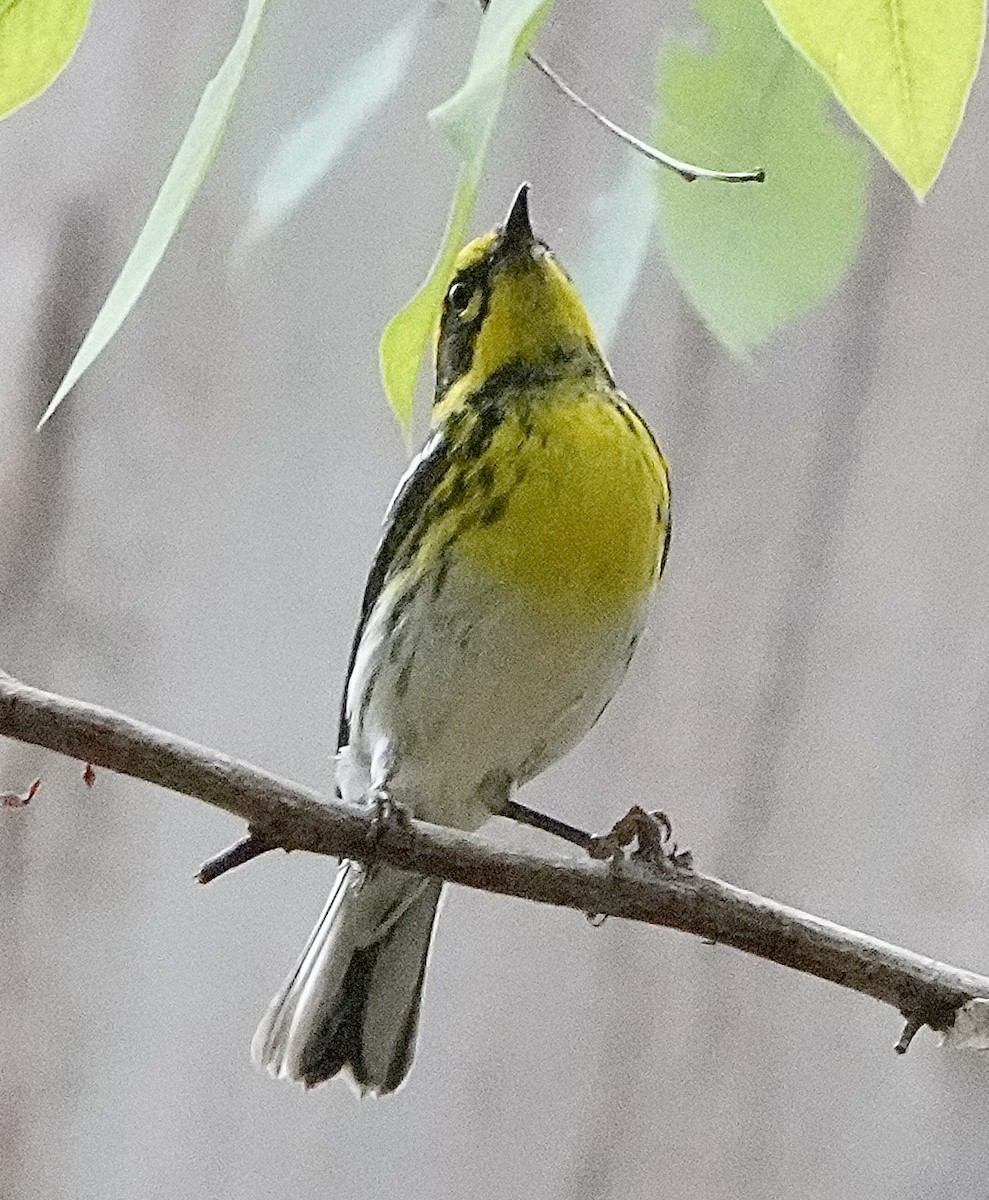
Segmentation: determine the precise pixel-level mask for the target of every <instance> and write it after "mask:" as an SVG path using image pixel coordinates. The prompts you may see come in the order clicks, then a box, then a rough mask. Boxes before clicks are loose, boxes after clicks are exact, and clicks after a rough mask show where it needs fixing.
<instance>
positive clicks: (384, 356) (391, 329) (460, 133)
mask: <svg viewBox="0 0 989 1200" xmlns="http://www.w3.org/2000/svg"><path fill="white" fill-rule="evenodd" d="M551 7H552V0H491V3H490V4H489V5H488V8H487V10H486V11H485V13H484V16H483V17H482V19H481V27H480V30H479V32H478V36H477V45H476V46H475V48H474V57H473V59H472V61H471V65H470V70H469V71H468V73H467V79H466V81H465V82H464V85H463V87H462V88H461V89H460V90H459V91H458V92H457V93H456V95H454V96H452V97H451V98H450V99H449V100H448V101H447V102H446V103H445V104H442V105H441V106H440V107H439V108H437V109H434V110H433V112H431V113H430V114H429V119H430V121H431V122H432V124H433V126H434V127H435V128H436V129H438V130H439V131H440V132H441V133H442V134H443V136H444V137H445V138H446V139H447V141H449V142H450V144H451V145H452V146H453V149H454V150H455V151H456V153H457V157H458V158H459V160H460V174H459V176H458V179H457V187H456V191H455V192H454V197H453V204H452V205H451V207H450V215H449V218H448V219H447V224H446V232H445V233H444V235H443V241H442V242H441V243H440V248H439V251H438V252H437V255H436V258H435V260H434V262H433V265H432V267H431V268H430V271H429V274H428V276H427V277H426V280H425V282H424V283H423V284H422V286H421V287H420V288H419V290H418V291H417V292H416V294H415V295H414V296H413V297H412V299H411V300H410V301H409V303H408V304H407V305H406V306H405V307H404V308H403V309H402V310H401V311H400V312H399V313H397V314H396V316H394V317H393V318H392V319H391V321H389V323H388V325H387V327H386V329H385V331H384V333H383V334H382V337H381V350H380V354H381V378H382V382H383V384H384V388H385V393H386V394H387V396H388V399H389V401H390V402H391V406H392V408H393V409H394V410H395V413H396V415H397V417H398V419H399V421H400V423H401V425H402V428H403V429H404V430H405V431H406V433H408V431H409V429H410V427H411V424H412V407H413V402H414V399H415V387H416V380H417V379H418V377H419V370H420V367H421V365H422V359H423V355H424V354H425V352H426V346H427V345H428V343H429V341H430V338H431V336H432V334H433V331H434V329H435V327H436V321H437V317H438V315H439V310H440V305H441V303H442V301H443V295H444V293H445V292H446V288H447V284H448V283H449V281H450V277H451V275H452V274H453V263H454V260H455V259H456V256H457V253H458V251H459V250H460V247H461V245H462V244H463V242H464V239H465V236H466V233H467V228H468V226H469V224H470V219H471V215H472V213H473V211H474V202H475V201H476V199H477V189H478V185H479V184H480V181H481V173H482V171H483V169H484V160H485V156H486V155H487V149H488V144H489V142H490V141H491V134H492V132H493V130H494V126H495V122H496V120H497V117H498V110H499V109H500V108H501V102H502V99H503V98H504V95H505V89H506V88H507V86H508V78H509V75H510V74H511V71H512V69H513V68H514V67H515V66H517V64H518V63H519V61H520V60H521V58H522V57H523V55H524V54H525V52H526V50H528V48H529V46H530V45H531V44H532V41H533V39H534V38H535V36H536V33H537V31H538V29H539V26H540V25H541V24H542V22H543V21H544V20H545V19H546V17H547V16H548V15H549V10H550V8H551Z"/></svg>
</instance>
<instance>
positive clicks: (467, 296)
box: [447, 283, 474, 316]
mask: <svg viewBox="0 0 989 1200" xmlns="http://www.w3.org/2000/svg"><path fill="white" fill-rule="evenodd" d="M473 295H474V292H473V290H472V289H471V288H470V287H468V286H467V284H466V283H455V284H454V285H453V287H452V288H450V292H449V294H448V296H447V301H448V303H449V305H450V308H451V310H452V311H453V312H455V313H456V314H457V315H458V316H459V315H460V314H461V313H462V312H464V311H465V310H466V309H467V308H468V307H469V306H470V302H471V299H472V298H473Z"/></svg>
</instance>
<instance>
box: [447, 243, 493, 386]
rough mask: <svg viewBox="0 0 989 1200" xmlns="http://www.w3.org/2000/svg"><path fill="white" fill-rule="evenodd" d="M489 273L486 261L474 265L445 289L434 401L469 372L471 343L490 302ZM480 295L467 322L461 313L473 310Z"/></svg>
mask: <svg viewBox="0 0 989 1200" xmlns="http://www.w3.org/2000/svg"><path fill="white" fill-rule="evenodd" d="M490 290H491V289H490V270H489V265H488V264H487V263H486V262H483V261H482V262H480V263H476V264H475V265H474V266H470V267H467V268H466V269H465V270H463V271H460V272H459V273H458V274H457V275H456V276H455V277H454V279H453V282H452V283H451V284H450V286H449V288H447V292H446V299H445V300H444V302H443V315H442V317H441V319H440V336H439V342H438V344H437V348H436V399H437V400H438V399H439V398H440V397H441V396H442V394H443V393H444V392H445V391H446V389H447V388H448V387H449V386H450V384H451V383H453V382H454V381H455V380H457V379H459V378H460V377H461V375H465V374H466V373H467V372H468V371H469V370H470V364H471V361H472V360H473V358H474V342H475V340H476V338H477V333H478V330H479V329H480V328H481V326H482V324H483V323H484V318H485V317H486V316H487V312H488V301H489V299H490ZM478 295H480V304H478V305H477V311H476V312H471V315H470V317H469V318H468V319H467V320H461V319H460V314H461V313H462V312H463V311H464V310H465V309H467V308H468V307H473V302H474V299H475V297H476V296H478Z"/></svg>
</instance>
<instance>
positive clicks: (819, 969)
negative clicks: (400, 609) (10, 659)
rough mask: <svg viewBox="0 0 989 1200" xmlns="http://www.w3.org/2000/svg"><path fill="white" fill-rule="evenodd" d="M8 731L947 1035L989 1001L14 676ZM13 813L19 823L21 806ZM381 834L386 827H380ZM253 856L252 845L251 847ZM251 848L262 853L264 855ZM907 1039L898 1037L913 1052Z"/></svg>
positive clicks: (660, 875) (754, 911) (257, 816)
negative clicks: (794, 974) (961, 1016)
mask: <svg viewBox="0 0 989 1200" xmlns="http://www.w3.org/2000/svg"><path fill="white" fill-rule="evenodd" d="M0 735H3V736H6V737H11V738H15V739H17V740H19V741H22V742H28V743H31V744H33V745H37V746H44V747H47V748H48V749H49V750H54V751H57V752H58V753H60V754H67V755H69V756H71V757H73V758H77V759H79V760H80V761H81V762H89V763H95V764H96V765H97V766H102V767H105V768H107V769H108V770H111V771H118V772H120V773H122V774H125V775H131V776H133V777H134V778H136V779H144V780H147V781H148V782H150V783H155V784H158V785H160V786H161V787H164V788H169V789H171V790H172V791H176V792H182V793H184V794H185V795H188V796H195V797H198V798H199V799H200V800H205V801H206V802H207V803H208V804H213V805H215V806H217V807H218V808H222V809H224V810H225V811H227V812H229V813H232V814H234V815H235V816H238V817H241V818H242V819H243V820H245V821H247V822H248V825H249V826H250V828H251V830H252V831H253V836H254V838H255V839H260V841H261V843H263V844H264V846H265V847H266V848H267V847H268V846H277V847H281V848H282V849H285V850H311V851H313V852H315V853H317V854H332V855H342V856H345V857H348V858H356V859H361V860H363V861H372V860H376V861H381V862H387V863H391V864H392V865H393V866H396V867H403V868H405V869H406V870H410V871H417V872H419V873H421V874H423V875H431V876H433V877H435V878H437V879H446V880H449V881H450V882H452V883H459V884H463V885H465V886H467V887H473V888H480V889H482V890H484V891H489V892H497V893H501V894H503V895H510V896H520V897H524V898H526V899H529V900H535V901H538V902H540V903H543V904H555V905H560V906H563V907H568V908H574V909H578V910H580V911H582V912H594V913H602V914H607V915H609V916H613V917H625V918H627V919H629V920H636V921H645V922H648V923H649V924H652V925H663V926H667V927H669V928H671V929H679V930H681V931H683V932H684V933H691V934H695V935H696V936H698V937H700V938H704V939H707V940H708V941H711V942H719V943H722V944H724V945H728V946H734V947H735V948H736V949H739V950H744V951H746V952H747V953H749V954H754V955H757V956H759V957H760V958H765V959H768V960H770V961H772V962H776V963H780V964H781V965H783V966H786V967H791V968H793V969H794V970H797V971H802V972H804V973H805V974H809V975H815V976H817V977H818V978H820V979H825V980H828V981H830V982H832V983H836V984H840V985H841V986H842V987H846V988H850V989H852V990H853V991H857V992H861V993H862V994H864V995H867V996H872V997H873V998H874V999H876V1000H880V1001H882V1002H883V1003H885V1004H890V1005H892V1006H893V1007H894V1008H896V1009H898V1010H899V1011H900V1012H901V1013H902V1014H903V1015H904V1017H905V1018H906V1019H907V1020H908V1022H909V1026H910V1028H911V1029H912V1027H913V1026H915V1025H916V1027H918V1028H919V1027H920V1026H921V1025H929V1026H931V1027H932V1028H934V1029H939V1030H947V1029H949V1028H950V1027H951V1026H952V1024H953V1022H954V1019H955V1014H956V1012H957V1010H958V1009H959V1008H960V1006H961V1005H963V1004H965V1003H967V1002H968V1001H969V1000H971V999H973V998H974V997H981V998H989V978H987V977H986V976H984V975H976V974H974V973H973V972H971V971H964V970H961V969H960V968H958V967H953V966H948V965H947V964H945V963H939V962H935V961H934V960H933V959H930V958H925V957H923V956H921V955H919V954H914V953H913V952H912V951H909V950H904V949H901V948H900V947H897V946H892V945H889V944H888V943H886V942H882V941H880V940H879V939H878V938H874V937H870V936H868V935H867V934H864V933H857V932H856V931H855V930H852V929H845V928H843V927H841V926H840V925H835V924H833V923H832V922H830V921H826V920H823V919H822V918H820V917H815V916H812V915H811V914H809V913H804V912H800V911H799V910H797V909H794V908H788V907H787V906H786V905H783V904H778V903H777V902H776V901H773V900H768V899H765V898H764V897H762V896H757V895H755V894H753V893H752V892H746V891H743V890H742V889H741V888H736V887H733V886H732V885H731V884H729V883H724V882H722V881H721V880H720V879H714V878H711V877H710V876H705V875H701V874H695V873H693V872H691V871H687V870H676V871H672V872H668V871H663V872H658V871H656V870H653V869H650V868H649V866H648V865H647V864H644V863H642V862H639V861H635V860H624V861H618V862H611V863H603V862H596V861H591V860H583V859H573V858H570V859H561V858H552V857H548V856H540V855H535V854H519V853H514V852H511V851H507V850H503V849H499V848H497V847H496V846H494V845H493V844H492V843H491V842H489V841H486V840H485V839H483V838H480V837H477V836H474V835H467V834H462V833H458V832H456V831H455V830H452V829H446V828H442V827H440V826H435V825H426V824H424V823H422V822H419V821H413V822H410V823H408V824H399V823H392V824H386V825H384V826H383V827H382V828H380V829H378V828H376V826H375V812H374V809H373V808H371V807H369V808H368V809H366V810H365V809H362V808H356V807H354V806H351V805H346V804H343V803H341V802H339V801H333V800H328V799H325V798H322V797H320V796H319V795H317V794H316V793H315V792H314V791H312V790H310V789H309V788H305V787H302V786H301V785H299V784H297V783H291V782H289V781H288V780H284V779H279V778H278V777H277V776H275V775H271V774H269V773H268V772H267V771H263V770H260V769H259V768H258V767H253V766H250V765H248V764H247V763H243V762H238V761H237V760H236V759H233V758H230V757H229V756H228V755H226V754H221V753H220V752H218V751H216V750H211V749H208V748H207V747H204V746H199V745H196V744H195V743H194V742H190V741H186V740H185V739H184V738H179V737H176V736H175V735H174V734H171V733H165V732H163V731H162V730H159V729H154V728H152V727H151V726H150V725H144V724H142V723H141V722H139V721H134V720H132V719H131V718H130V717H125V716H122V715H120V714H119V713H114V712H111V711H109V710H108V709H104V708H97V707H96V706H95V705H92V704H87V703H85V702H83V701H80V700H72V699H68V698H66V697H62V696H56V695H53V694H52V693H50V692H43V691H40V690H38V689H37V688H32V687H28V686H27V685H26V684H23V683H20V682H19V681H17V680H16V679H12V678H11V677H10V676H9V675H4V674H3V673H2V672H0ZM4 819H5V820H17V819H19V818H18V815H17V814H16V813H7V814H6V815H5V816H4ZM372 834H373V836H371V835H372ZM240 853H243V852H242V851H241V852H240ZM250 857H253V855H251V856H250ZM905 1045H906V1042H905V1040H904V1039H903V1038H901V1040H900V1043H898V1046H899V1047H900V1048H905Z"/></svg>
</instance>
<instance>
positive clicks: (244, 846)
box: [196, 833, 276, 883]
mask: <svg viewBox="0 0 989 1200" xmlns="http://www.w3.org/2000/svg"><path fill="white" fill-rule="evenodd" d="M275 848H276V846H275V843H274V842H272V841H270V840H269V839H268V838H265V837H262V836H261V835H260V834H257V833H249V834H248V835H247V837H246V838H241V839H240V841H239V842H234V844H233V845H232V846H228V847H227V848H226V850H224V851H223V852H222V853H220V854H217V855H216V857H215V858H210V859H207V860H206V862H204V863H203V865H202V866H201V867H200V868H199V870H198V871H197V872H196V881H197V882H198V883H212V882H213V880H214V879H219V878H220V876H221V875H225V874H226V873H227V872H228V871H232V870H233V869H234V867H242V866H243V865H244V863H249V862H250V861H251V859H252V858H258V857H259V856H260V855H262V854H267V853H268V851H269V850H274V849H275Z"/></svg>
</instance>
